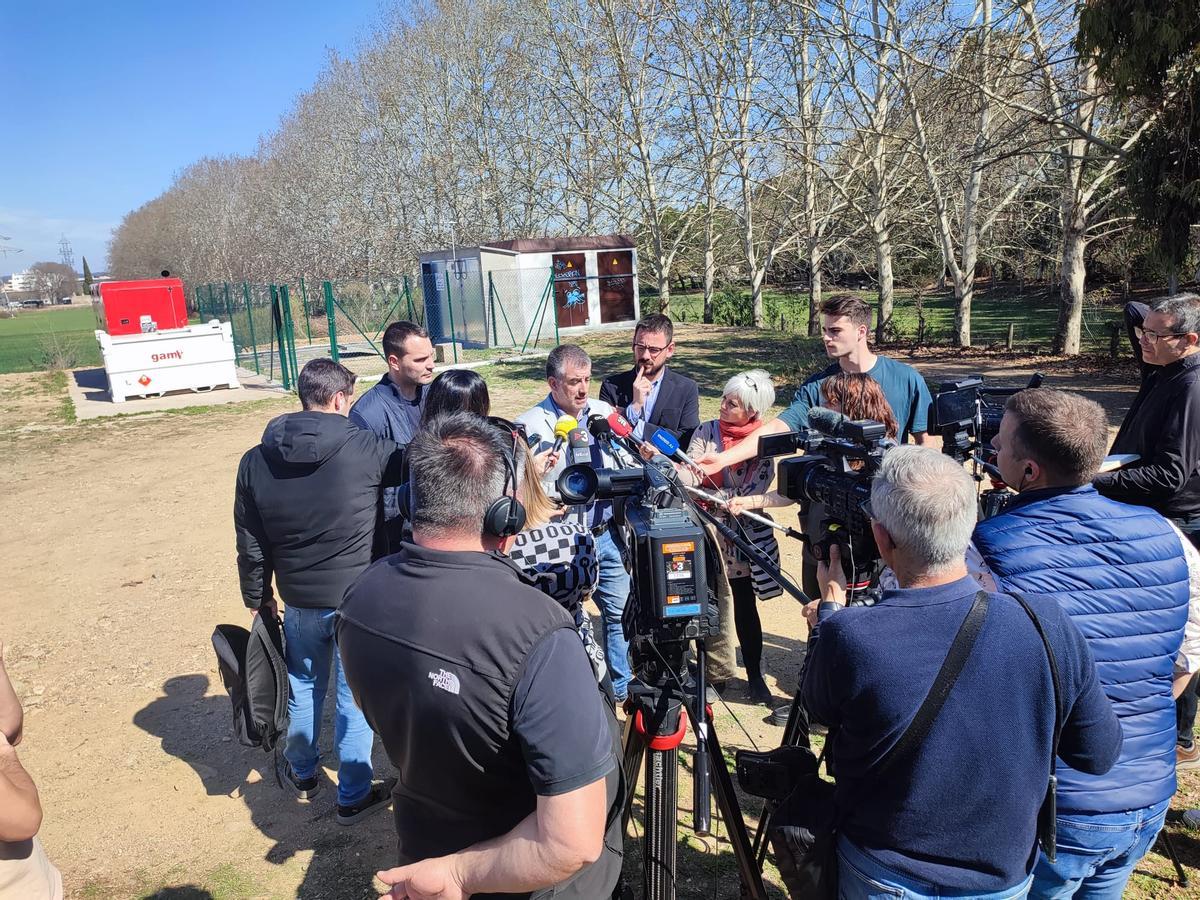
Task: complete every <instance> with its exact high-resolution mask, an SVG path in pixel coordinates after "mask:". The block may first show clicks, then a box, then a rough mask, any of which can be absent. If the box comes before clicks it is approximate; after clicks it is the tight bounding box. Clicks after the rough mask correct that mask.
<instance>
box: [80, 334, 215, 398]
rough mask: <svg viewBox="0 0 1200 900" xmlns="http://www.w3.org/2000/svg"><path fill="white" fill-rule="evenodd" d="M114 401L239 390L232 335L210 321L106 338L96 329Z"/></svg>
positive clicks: (109, 388)
mask: <svg viewBox="0 0 1200 900" xmlns="http://www.w3.org/2000/svg"><path fill="white" fill-rule="evenodd" d="M96 340H97V341H99V342H100V352H101V354H102V355H103V357H104V373H105V375H107V376H108V391H109V394H110V395H111V396H112V400H113V402H114V403H122V402H124V401H125V400H126V399H127V398H129V397H160V396H162V395H163V394H165V393H166V392H167V391H179V390H193V391H208V390H212V389H213V388H215V387H231V388H236V387H239V383H238V377H237V366H236V364H235V362H234V359H235V357H236V353H235V348H234V346H233V331H232V329H231V327H230V325H229V323H228V322H218V321H217V320H216V319H213V320H212V321H211V322H206V323H204V324H202V325H189V326H187V327H186V328H172V329H170V330H168V331H148V332H144V333H142V334H122V335H117V336H115V337H114V336H112V335H110V334H109V333H108V332H107V331H97V332H96Z"/></svg>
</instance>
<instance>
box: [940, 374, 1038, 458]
mask: <svg viewBox="0 0 1200 900" xmlns="http://www.w3.org/2000/svg"><path fill="white" fill-rule="evenodd" d="M1044 380H1045V379H1044V377H1043V376H1042V374H1041V373H1040V372H1039V373H1037V374H1035V375H1034V376H1033V377H1032V378H1030V379H1029V384H1027V385H1025V387H985V386H984V383H983V376H981V375H972V376H970V377H968V378H962V379H960V380H958V381H946V382H943V383H942V384H941V385H940V386H939V387H938V389H937V391H936V392H935V393H934V395H933V402H932V403H930V404H929V431H930V432H931V433H936V434H940V435H941V436H942V452H943V453H946V454H948V455H949V456H952V457H954V458H955V459H957V460H960V461H963V460H966V459H968V458H969V457H970V456H971V454H973V453H974V452H975V451H976V450H980V449H983V450H990V449H991V443H992V438H994V437H995V436H996V435H997V434H998V433H999V431H1000V420H1001V419H1003V418H1004V401H1005V400H1007V399H1008V398H1009V397H1011V396H1012V395H1013V394H1019V393H1020V392H1021V391H1023V390H1026V389H1027V388H1035V387H1040V386H1041V384H1042V382H1043V381H1044Z"/></svg>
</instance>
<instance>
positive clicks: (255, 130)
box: [0, 0, 383, 273]
mask: <svg viewBox="0 0 1200 900" xmlns="http://www.w3.org/2000/svg"><path fill="white" fill-rule="evenodd" d="M382 19H383V8H382V7H381V4H380V0H336V2H328V0H326V2H321V3H314V2H301V3H295V2H293V3H284V2H280V0H244V2H240V3H237V2H230V0H174V2H163V0H159V2H153V3H152V2H147V0H136V2H135V0H114V2H111V3H97V2H95V0H91V2H63V3H60V2H54V0H41V2H34V0H0V34H2V35H3V36H4V41H3V47H2V49H0V97H2V98H3V99H2V100H0V110H2V111H3V125H2V126H0V128H2V132H3V133H2V134H0V235H5V236H7V237H9V238H11V240H9V241H0V246H8V247H19V248H21V249H22V250H23V252H22V253H10V254H8V255H0V273H8V272H11V271H15V270H20V269H24V268H26V267H28V266H30V265H32V264H33V263H35V262H38V261H40V260H46V259H48V260H57V259H58V258H59V248H58V242H59V238H60V236H61V235H63V234H65V235H66V236H67V237H68V238H69V239H70V241H71V244H72V247H73V249H74V251H75V263H76V267H77V268H82V265H83V263H82V257H83V256H87V258H88V264H89V265H90V266H91V267H92V269H93V271H99V270H101V269H102V268H103V267H104V266H105V264H106V261H105V259H104V256H105V252H106V248H107V244H108V238H109V234H110V232H111V231H112V229H113V227H114V226H115V225H116V224H117V223H119V222H120V220H121V217H122V216H123V215H124V214H125V213H126V212H128V211H130V210H132V209H135V208H136V207H138V206H140V205H141V204H143V203H145V202H146V201H147V200H150V199H152V198H154V197H155V196H157V195H158V194H160V193H161V192H162V191H163V190H165V189H166V188H167V186H168V185H169V184H170V182H171V179H172V177H173V175H174V174H175V173H176V172H177V171H178V170H180V169H181V168H183V167H184V166H186V165H188V164H189V163H191V162H194V161H195V160H196V159H199V158H200V157H202V156H217V155H224V154H229V153H252V152H254V150H255V148H256V146H257V143H258V138H259V136H260V135H262V134H264V133H265V132H267V131H270V130H271V129H273V128H274V127H275V125H276V124H277V123H278V121H279V118H280V116H282V115H283V114H284V113H285V112H286V111H287V110H288V108H289V106H290V105H291V103H292V100H293V99H294V98H295V97H296V95H297V94H299V93H300V92H301V91H303V90H305V89H306V88H308V87H309V86H311V85H312V83H313V82H314V81H315V80H316V78H317V75H318V74H319V73H320V71H321V69H322V68H323V66H324V63H325V60H326V56H327V53H326V48H330V49H334V50H337V51H338V52H339V53H341V54H343V55H351V54H353V53H354V50H355V47H356V45H357V44H358V42H359V40H360V39H362V38H364V37H366V36H367V35H368V34H369V33H370V31H371V30H372V29H373V28H374V27H375V26H376V25H377V24H378V23H379V22H381V21H382Z"/></svg>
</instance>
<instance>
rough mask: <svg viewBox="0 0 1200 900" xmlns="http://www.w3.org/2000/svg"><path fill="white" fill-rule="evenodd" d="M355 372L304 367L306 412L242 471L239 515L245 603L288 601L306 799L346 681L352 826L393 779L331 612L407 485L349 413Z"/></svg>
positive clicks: (341, 739)
mask: <svg viewBox="0 0 1200 900" xmlns="http://www.w3.org/2000/svg"><path fill="white" fill-rule="evenodd" d="M354 380H355V376H354V373H353V372H351V371H350V370H349V369H347V368H346V367H345V366H342V365H339V364H338V363H336V362H334V361H333V360H331V359H314V360H312V361H310V362H309V363H307V364H306V365H305V366H304V368H303V369H301V371H300V377H299V379H298V381H297V388H298V391H299V394H300V404H301V406H302V407H303V410H302V411H301V412H294V413H286V414H284V415H282V416H279V417H277V418H275V419H272V420H271V422H270V423H269V424H268V425H267V428H266V431H264V432H263V437H262V443H261V444H259V445H258V446H257V447H255V448H253V449H252V450H248V451H247V452H246V454H245V455H244V456H243V457H242V461H241V464H240V465H239V467H238V477H237V491H236V496H235V500H234V508H233V517H234V524H235V525H236V528H237V550H238V573H239V575H240V577H241V588H242V600H243V602H244V603H245V604H246V606H247V607H249V608H250V609H251V610H252V611H253V614H254V615H257V614H258V612H259V610H262V609H266V610H269V611H270V612H271V613H272V614H274V615H278V606H277V600H276V598H275V595H274V593H273V592H272V580H274V587H275V589H276V590H277V591H278V592H279V597H280V598H281V599H282V600H283V602H284V604H285V605H286V607H287V609H286V614H285V616H284V620H283V633H284V638H285V657H286V660H287V669H288V682H289V687H290V691H289V696H288V716H289V724H288V734H287V742H286V744H285V746H284V751H283V755H284V759H285V760H286V765H285V766H284V775H285V777H286V781H287V782H288V783H289V784H290V785H291V787H292V789H293V790H294V791H295V793H296V795H297V796H299V797H300V798H301V799H308V798H310V797H311V796H312V795H313V794H315V793H316V792H317V789H318V788H319V787H320V786H321V781H320V768H319V763H320V754H319V752H318V749H317V741H318V738H319V736H320V726H321V707H322V705H323V703H324V700H325V693H326V689H327V688H328V686H329V671H330V666H331V665H332V667H333V672H334V677H335V681H336V685H337V688H336V690H337V717H336V731H337V745H338V758H339V761H340V763H339V766H338V802H337V807H338V808H337V821H338V822H339V823H340V824H342V825H350V824H352V823H354V822H357V821H358V820H360V819H361V818H363V817H364V816H366V815H368V814H369V813H371V812H374V811H375V810H378V809H382V808H383V807H385V806H387V805H388V803H389V802H390V801H391V796H390V795H391V790H392V787H393V786H394V783H395V779H390V780H389V781H388V782H385V783H383V784H375V785H373V784H372V776H373V774H374V773H373V771H372V768H371V745H372V743H373V741H374V735H373V734H372V732H371V728H370V726H369V725H368V724H367V721H366V719H364V718H363V714H362V712H361V711H360V710H359V709H358V707H357V706H355V704H354V698H353V697H352V696H351V693H350V688H349V686H348V685H347V684H346V678H345V675H344V674H343V671H342V662H341V658H340V656H339V655H338V652H337V646H336V644H335V643H334V640H333V625H334V611H335V610H336V609H337V607H338V606H339V605H340V604H341V602H342V595H343V594H344V593H345V592H346V588H348V587H349V586H350V584H351V583H352V582H353V581H354V580H355V579H356V578H357V577H358V576H359V575H360V574H361V573H362V572H363V570H364V569H366V568H367V566H368V565H370V563H371V549H372V544H373V542H374V540H375V539H376V518H377V510H378V508H379V495H380V491H381V490H382V488H383V487H384V486H385V485H388V486H391V485H397V484H399V483H400V481H401V462H402V451H401V450H400V449H399V448H398V447H397V446H396V444H394V443H393V442H392V441H389V440H385V439H383V438H379V437H376V436H375V435H374V434H372V433H371V432H369V431H366V430H364V429H360V428H359V427H357V426H356V425H354V424H353V423H352V422H350V420H349V419H348V418H347V413H348V412H349V410H350V398H351V396H352V395H353V393H354Z"/></svg>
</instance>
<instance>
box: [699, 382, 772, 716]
mask: <svg viewBox="0 0 1200 900" xmlns="http://www.w3.org/2000/svg"><path fill="white" fill-rule="evenodd" d="M774 402H775V386H774V385H773V384H772V383H771V376H770V374H768V373H767V372H764V371H763V370H762V369H753V370H751V371H749V372H743V373H742V374H740V375H735V376H733V378H730V379H729V381H728V382H727V383H726V385H725V390H724V391H723V392H722V395H721V416H720V418H719V419H714V420H711V421H708V422H704V423H703V424H701V425H700V427H699V428H697V429H696V431H695V433H694V434H693V435H692V441H691V443H690V444H689V445H688V455H689V456H691V457H692V459H699V458H700V457H701V456H703V455H704V454H707V453H718V452H720V451H722V450H728V449H729V448H730V447H734V446H736V445H737V444H739V443H741V442H742V441H743V440H745V439H746V437H747V436H748V435H750V434H751V433H752V432H754V431H755V429H757V428H759V427H761V426H762V424H763V416H764V415H765V414H766V412H767V411H768V410H769V409H770V408H771V405H772V404H773V403H774ZM687 474H688V470H687V469H683V470H681V475H683V476H685V477H686V475H687ZM774 478H775V462H774V460H772V459H769V458H768V459H757V458H751V459H749V460H747V461H746V462H742V463H738V464H737V465H734V466H730V467H729V468H727V469H722V470H721V471H720V472H718V473H717V474H716V475H713V476H710V477H709V478H706V479H705V481H704V485H703V486H704V487H705V488H707V489H708V490H709V491H711V492H713V493H719V494H720V495H721V496H723V497H724V498H725V499H726V500H728V499H731V498H733V497H742V496H746V495H750V494H763V493H765V492H766V490H767V488H768V487H769V486H770V484H771V482H772V481H773V480H774ZM738 526H741V527H742V530H743V531H744V532H745V533H746V534H747V536H748V537H749V538H750V540H751V541H752V542H753V543H754V545H755V546H757V547H758V548H759V549H760V550H761V551H763V552H764V553H765V554H766V555H767V556H768V557H769V558H770V559H771V560H772V561H773V562H774V563H775V565H776V566H778V565H779V544H778V542H777V541H776V540H775V536H774V533H773V532H772V531H771V529H770V527H769V526H767V525H762V524H759V523H754V522H751V521H749V520H746V519H742V520H739V522H738V525H735V526H734V527H735V528H737V527H738ZM721 543H722V548H721V549H722V551H723V555H724V557H725V568H726V572H727V574H728V576H729V587H730V591H731V593H732V594H733V624H734V627H735V629H736V631H737V639H738V644H739V645H740V646H741V648H742V663H743V664H744V665H745V667H746V678H747V680H748V682H749V684H750V699H751V700H753V701H754V702H755V703H766V704H768V705H769V704H771V703H772V702H773V698H772V696H771V690H770V688H768V687H767V683H766V681H765V680H764V679H763V676H762V647H763V637H762V622H761V621H760V620H759V617H758V605H757V604H758V601H759V600H766V599H768V598H770V597H776V596H778V595H779V594H781V593H782V590H781V589H780V587H779V585H778V584H776V583H775V581H774V579H772V578H771V576H769V575H768V574H767V573H766V572H764V571H763V570H762V569H760V568H759V567H758V565H757V564H755V563H753V562H751V561H749V560H747V558H746V557H745V556H744V555H743V554H742V553H741V552H740V551H739V550H738V549H737V547H735V546H734V545H733V544H731V543H729V542H728V541H725V540H722V542H721ZM724 624H725V623H722V626H723V627H724Z"/></svg>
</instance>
